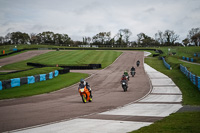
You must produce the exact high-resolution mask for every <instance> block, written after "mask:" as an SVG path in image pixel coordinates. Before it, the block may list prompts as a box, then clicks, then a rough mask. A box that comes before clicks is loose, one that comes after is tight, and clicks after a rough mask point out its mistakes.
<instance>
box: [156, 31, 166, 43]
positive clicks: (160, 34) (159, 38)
mask: <svg viewBox="0 0 200 133" xmlns="http://www.w3.org/2000/svg"><path fill="white" fill-rule="evenodd" d="M155 40H156V41H158V42H159V43H160V44H161V45H163V44H164V36H163V32H162V31H158V33H156V34H155Z"/></svg>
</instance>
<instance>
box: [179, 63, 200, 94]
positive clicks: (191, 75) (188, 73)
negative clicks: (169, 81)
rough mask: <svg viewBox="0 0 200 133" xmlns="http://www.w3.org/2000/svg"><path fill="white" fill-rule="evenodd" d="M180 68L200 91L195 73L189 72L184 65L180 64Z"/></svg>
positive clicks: (199, 83) (199, 79)
mask: <svg viewBox="0 0 200 133" xmlns="http://www.w3.org/2000/svg"><path fill="white" fill-rule="evenodd" d="M180 70H181V72H182V73H183V74H185V75H186V76H187V78H189V79H190V81H191V82H192V83H193V84H194V85H196V86H197V87H198V89H199V91H200V77H198V76H196V75H195V74H193V73H191V72H190V71H188V70H187V68H186V67H184V66H183V65H181V64H180Z"/></svg>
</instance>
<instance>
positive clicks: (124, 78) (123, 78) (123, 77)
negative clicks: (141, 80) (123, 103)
mask: <svg viewBox="0 0 200 133" xmlns="http://www.w3.org/2000/svg"><path fill="white" fill-rule="evenodd" d="M122 81H125V82H126V85H127V87H128V79H127V78H126V75H122V78H121V83H122Z"/></svg>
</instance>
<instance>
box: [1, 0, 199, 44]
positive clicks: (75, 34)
mask: <svg viewBox="0 0 200 133" xmlns="http://www.w3.org/2000/svg"><path fill="white" fill-rule="evenodd" d="M197 27H200V0H0V36H5V35H6V34H7V33H9V32H16V31H21V32H26V33H28V34H30V33H41V32H43V31H53V32H54V33H60V34H63V33H65V34H68V35H69V36H70V37H71V38H72V39H73V40H82V37H83V36H90V37H93V36H94V35H96V34H98V33H99V32H109V31H110V32H111V35H112V36H114V35H115V34H117V32H118V31H119V29H125V28H127V29H130V30H131V32H132V33H133V34H132V37H131V41H134V40H136V39H137V34H139V33H141V32H143V33H145V34H146V35H148V36H151V37H153V38H154V35H155V33H157V32H158V30H160V31H165V30H167V29H169V30H174V31H175V33H176V34H178V35H180V41H182V40H183V39H184V38H185V37H186V36H187V34H188V31H189V30H191V28H197Z"/></svg>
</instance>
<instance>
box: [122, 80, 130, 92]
mask: <svg viewBox="0 0 200 133" xmlns="http://www.w3.org/2000/svg"><path fill="white" fill-rule="evenodd" d="M121 84H122V88H123V90H124V92H125V91H127V89H128V85H127V82H126V81H125V80H122V81H121Z"/></svg>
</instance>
